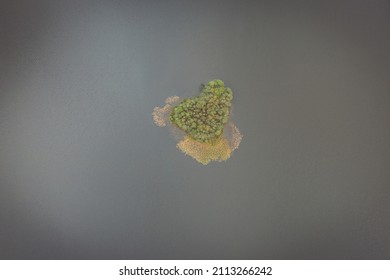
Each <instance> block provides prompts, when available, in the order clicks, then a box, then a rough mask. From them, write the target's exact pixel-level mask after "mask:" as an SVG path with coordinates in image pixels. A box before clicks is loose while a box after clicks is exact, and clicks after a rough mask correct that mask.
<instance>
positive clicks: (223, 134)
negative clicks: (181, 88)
mask: <svg viewBox="0 0 390 280" xmlns="http://www.w3.org/2000/svg"><path fill="white" fill-rule="evenodd" d="M232 100H233V92H232V90H231V89H230V88H228V87H225V84H224V82H222V81H221V80H212V81H210V82H208V83H207V84H206V85H202V87H201V90H200V94H199V95H198V96H196V97H193V98H185V99H183V100H181V99H180V97H178V96H172V97H168V98H167V99H166V100H165V105H164V106H163V107H155V108H154V110H153V113H152V115H153V120H154V122H155V124H156V125H158V126H161V127H163V126H166V125H167V124H169V125H170V127H171V128H172V129H173V130H176V134H179V135H180V136H179V138H180V141H179V143H177V147H178V148H179V149H180V150H181V151H182V152H184V153H185V154H187V155H189V156H191V157H192V158H194V159H195V160H197V161H198V162H200V163H202V164H204V165H206V164H208V163H209V162H210V161H225V160H227V159H228V158H230V156H231V154H232V152H233V151H234V150H235V149H237V148H238V146H239V144H240V142H241V139H242V135H241V133H240V131H239V130H238V128H237V127H236V126H235V125H234V124H233V123H232V122H231V121H230V120H229V117H230V114H231V107H232Z"/></svg>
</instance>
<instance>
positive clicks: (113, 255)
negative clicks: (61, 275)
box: [0, 1, 390, 259]
mask: <svg viewBox="0 0 390 280" xmlns="http://www.w3.org/2000/svg"><path fill="white" fill-rule="evenodd" d="M276 2H277V3H276ZM293 2H294V3H293ZM0 13H1V19H2V21H1V22H2V23H1V25H2V26H3V27H4V30H5V31H4V32H3V33H2V35H1V38H2V39H1V41H2V46H1V47H0V51H1V52H0V54H1V56H0V57H1V61H2V63H1V66H0V73H1V75H0V76H1V78H0V87H1V91H0V94H1V95H0V209H1V211H0V247H1V250H0V257H1V258H3V259H69V258H70V259H72V258H76V259H84V258H86V259H329V258H335V259H344V258H352V259H369V258H373V259H378V258H387V259H388V258H389V257H390V235H389V234H388V233H389V231H390V220H389V218H388V217H389V215H390V204H389V202H388V201H389V198H390V189H389V186H390V172H389V170H388V169H389V166H390V145H389V143H390V131H389V120H390V110H389V109H390V108H389V105H390V96H389V93H390V80H389V74H390V63H389V62H390V60H389V59H390V56H389V52H388V50H389V47H390V37H389V26H390V4H389V2H387V1H105V2H98V1H83V3H80V2H79V1H74V2H70V1H47V2H42V1H41V2H39V1H37V2H35V1H34V3H32V2H31V3H29V2H28V3H27V1H26V3H25V4H22V3H19V4H16V3H14V2H13V1H8V3H6V4H5V5H4V8H2V11H1V12H0ZM212 79H222V80H223V81H224V82H225V84H226V86H228V87H230V88H231V89H232V90H233V93H234V101H233V106H234V116H233V117H234V122H235V124H236V125H237V126H238V127H239V129H240V131H241V133H242V134H243V139H242V142H241V145H240V147H239V148H238V150H236V151H235V152H234V154H233V155H232V157H231V158H230V159H229V160H228V161H226V162H222V163H219V162H213V163H210V164H208V165H207V166H203V165H201V164H199V163H197V162H196V161H195V160H193V159H192V158H190V157H189V156H185V155H184V154H183V153H181V152H180V151H179V150H178V149H177V148H176V147H175V145H176V141H175V139H174V138H173V137H172V135H170V132H169V130H167V129H163V128H159V127H157V126H155V125H154V123H153V120H152V116H151V113H152V110H153V108H154V107H155V106H161V105H162V104H163V102H164V100H165V98H166V97H168V96H173V95H178V96H193V95H196V94H197V93H198V91H199V86H200V85H201V84H202V83H207V82H208V81H210V80H212Z"/></svg>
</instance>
